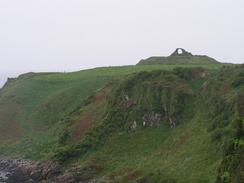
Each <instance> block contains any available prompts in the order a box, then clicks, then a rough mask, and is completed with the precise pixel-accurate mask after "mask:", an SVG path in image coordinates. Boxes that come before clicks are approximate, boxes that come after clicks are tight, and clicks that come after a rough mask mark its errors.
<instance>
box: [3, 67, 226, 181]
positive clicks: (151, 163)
mask: <svg viewBox="0 0 244 183" xmlns="http://www.w3.org/2000/svg"><path fill="white" fill-rule="evenodd" d="M178 66H179V65H151V66H126V67H110V68H97V69H92V70H86V71H80V72H75V73H67V74H64V73H63V74H44V75H43V74H41V75H39V74H36V75H34V76H29V77H26V78H22V79H19V80H17V81H15V82H13V83H10V84H9V85H8V86H7V87H5V88H4V89H3V90H2V91H1V97H0V106H1V107H0V123H1V127H0V129H2V131H4V130H5V129H8V127H9V128H10V130H9V131H10V132H12V134H11V135H10V136H9V139H10V140H11V141H12V142H16V139H17V138H18V137H21V140H20V141H17V143H15V144H14V145H11V147H10V148H9V149H8V151H7V152H8V153H9V152H13V151H14V152H15V153H16V152H17V153H20V154H23V155H26V156H27V157H30V158H35V159H36V158H37V159H39V158H43V157H45V156H46V153H47V154H48V153H50V150H51V149H52V150H53V149H55V148H58V146H60V145H58V143H57V142H58V140H59V139H58V138H59V136H58V133H59V129H60V128H62V127H63V126H65V125H64V124H63V121H62V119H63V118H65V116H67V115H68V114H70V112H72V111H74V110H75V109H76V110H75V112H76V113H75V114H71V115H68V116H71V118H74V119H72V120H71V121H72V125H71V127H72V128H71V129H72V130H73V131H72V134H73V133H75V132H74V129H75V128H76V127H77V126H76V125H75V124H78V126H79V124H83V122H85V121H89V120H90V121H91V124H94V123H99V122H101V120H102V117H103V113H104V111H103V110H102V109H103V108H105V105H106V104H105V103H106V100H104V99H103V101H102V102H101V103H99V102H94V101H93V100H92V102H91V103H89V104H88V105H85V107H82V106H83V104H84V103H85V102H86V99H87V97H89V96H90V95H91V94H93V93H96V91H98V90H99V89H100V88H103V87H104V86H105V84H106V83H109V82H111V81H112V80H115V81H116V80H117V79H121V78H123V77H121V76H126V75H128V74H131V73H134V72H140V71H152V70H172V69H173V68H175V67H178ZM197 66H198V67H199V65H197ZM184 67H195V65H184ZM202 67H205V68H207V69H219V68H220V67H222V66H221V65H219V64H217V65H213V64H211V65H203V66H202ZM200 84H201V83H200ZM200 84H199V85H200ZM197 85H198V84H196V85H193V90H194V88H198V86H197ZM101 91H103V90H101ZM109 91H110V89H108V91H105V94H104V96H106V95H107V94H109V93H110V92H109ZM98 93H100V91H99V92H98ZM97 95H99V94H95V96H97ZM95 98H96V97H95ZM99 110H100V111H99ZM77 111H78V114H77ZM89 113H92V114H89ZM13 114H14V115H13ZM94 114H97V116H98V117H97V118H96V119H88V120H87V118H86V116H91V115H94ZM72 115H73V116H72ZM202 115H203V114H202V113H198V114H197V115H195V117H194V118H193V119H191V120H189V121H183V122H181V123H180V125H179V126H178V127H177V128H176V129H171V128H169V126H168V125H161V126H160V128H145V129H142V130H138V131H135V132H133V133H129V134H128V133H126V132H124V131H120V132H119V133H114V134H112V135H110V136H109V137H108V139H107V140H106V142H105V144H104V146H103V147H99V148H98V149H95V150H91V151H89V153H88V154H86V155H85V156H83V157H80V158H78V161H79V164H80V165H82V166H87V164H89V163H91V162H92V163H94V161H95V162H96V164H99V165H100V164H101V170H99V171H98V172H95V174H94V176H97V177H101V176H104V175H106V176H108V177H109V176H110V178H112V179H114V181H122V182H123V181H124V182H128V181H129V180H131V181H133V180H136V179H137V178H140V177H142V176H143V175H148V177H151V178H150V179H151V181H153V179H155V182H157V181H158V180H159V179H161V178H163V179H165V178H166V179H167V178H174V179H178V180H179V179H180V180H181V182H189V181H190V182H200V181H201V182H214V181H215V176H216V171H217V167H218V165H219V162H220V160H221V156H220V155H221V153H220V152H219V151H218V148H217V147H216V144H214V143H213V142H212V141H211V136H210V134H209V133H207V131H206V129H207V128H208V124H206V121H207V120H208V119H205V118H204V117H203V116H202ZM9 122H11V123H12V122H14V125H13V127H11V125H10V126H8V124H9ZM90 126H92V125H90ZM68 127H70V126H68ZM57 129H58V130H57ZM74 136H75V135H74ZM4 137H6V135H5V134H4V133H1V134H0V139H2V140H4V141H5V140H6V139H5V138H4ZM81 137H83V136H82V135H81V134H79V132H78V139H79V138H81ZM71 139H72V138H71ZM74 139H75V140H74ZM78 141H79V140H77V136H76V137H73V140H71V141H68V143H69V144H70V143H76V142H78ZM75 161H77V159H76V160H75ZM84 162H85V163H84Z"/></svg>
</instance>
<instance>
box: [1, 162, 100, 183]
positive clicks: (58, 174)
mask: <svg viewBox="0 0 244 183" xmlns="http://www.w3.org/2000/svg"><path fill="white" fill-rule="evenodd" d="M78 170H79V169H76V168H74V167H73V168H71V169H69V170H66V171H63V169H62V166H61V165H60V164H59V163H57V162H45V163H38V162H33V161H27V160H22V159H2V160H0V172H4V173H5V174H4V176H3V175H2V176H1V178H0V182H6V183H96V182H95V181H94V180H91V181H90V180H89V181H85V182H84V181H80V180H79V177H78V176H76V174H78V172H77V171H78Z"/></svg>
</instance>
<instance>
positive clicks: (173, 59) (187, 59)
mask: <svg viewBox="0 0 244 183" xmlns="http://www.w3.org/2000/svg"><path fill="white" fill-rule="evenodd" d="M219 63H220V62H218V61H217V60H215V59H214V58H211V57H208V56H206V55H193V54H191V53H190V52H188V51H186V50H185V49H183V48H177V49H176V50H175V51H174V52H173V53H172V54H171V55H170V56H166V57H164V56H158V57H150V58H148V59H143V60H141V61H140V62H139V63H138V64H137V65H151V64H219Z"/></svg>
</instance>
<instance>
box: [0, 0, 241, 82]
mask: <svg viewBox="0 0 244 183" xmlns="http://www.w3.org/2000/svg"><path fill="white" fill-rule="evenodd" d="M243 21H244V1H243V0H184V1H182V0H0V77H3V75H5V76H4V78H6V75H13V74H19V73H22V72H27V71H72V70H80V69H84V68H91V67H97V66H110V65H131V64H135V63H137V62H138V61H139V60H140V59H142V58H146V57H149V56H152V55H168V54H170V53H171V52H173V51H174V49H175V48H176V47H183V48H185V49H187V50H188V51H190V52H192V53H193V54H206V55H209V56H212V57H214V58H216V59H217V60H219V61H223V62H235V63H243V62H244V23H243ZM0 80H1V78H0ZM0 82H1V81H0ZM0 85H1V84H0Z"/></svg>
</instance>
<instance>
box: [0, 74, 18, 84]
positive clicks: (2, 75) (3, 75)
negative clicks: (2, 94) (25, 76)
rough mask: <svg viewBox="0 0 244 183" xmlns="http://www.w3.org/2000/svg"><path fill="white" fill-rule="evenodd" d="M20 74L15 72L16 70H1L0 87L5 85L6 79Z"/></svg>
mask: <svg viewBox="0 0 244 183" xmlns="http://www.w3.org/2000/svg"><path fill="white" fill-rule="evenodd" d="M18 75H19V74H17V73H14V72H1V71H0V88H2V87H3V85H4V84H5V83H6V81H7V80H8V78H15V77H17V76H18Z"/></svg>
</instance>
